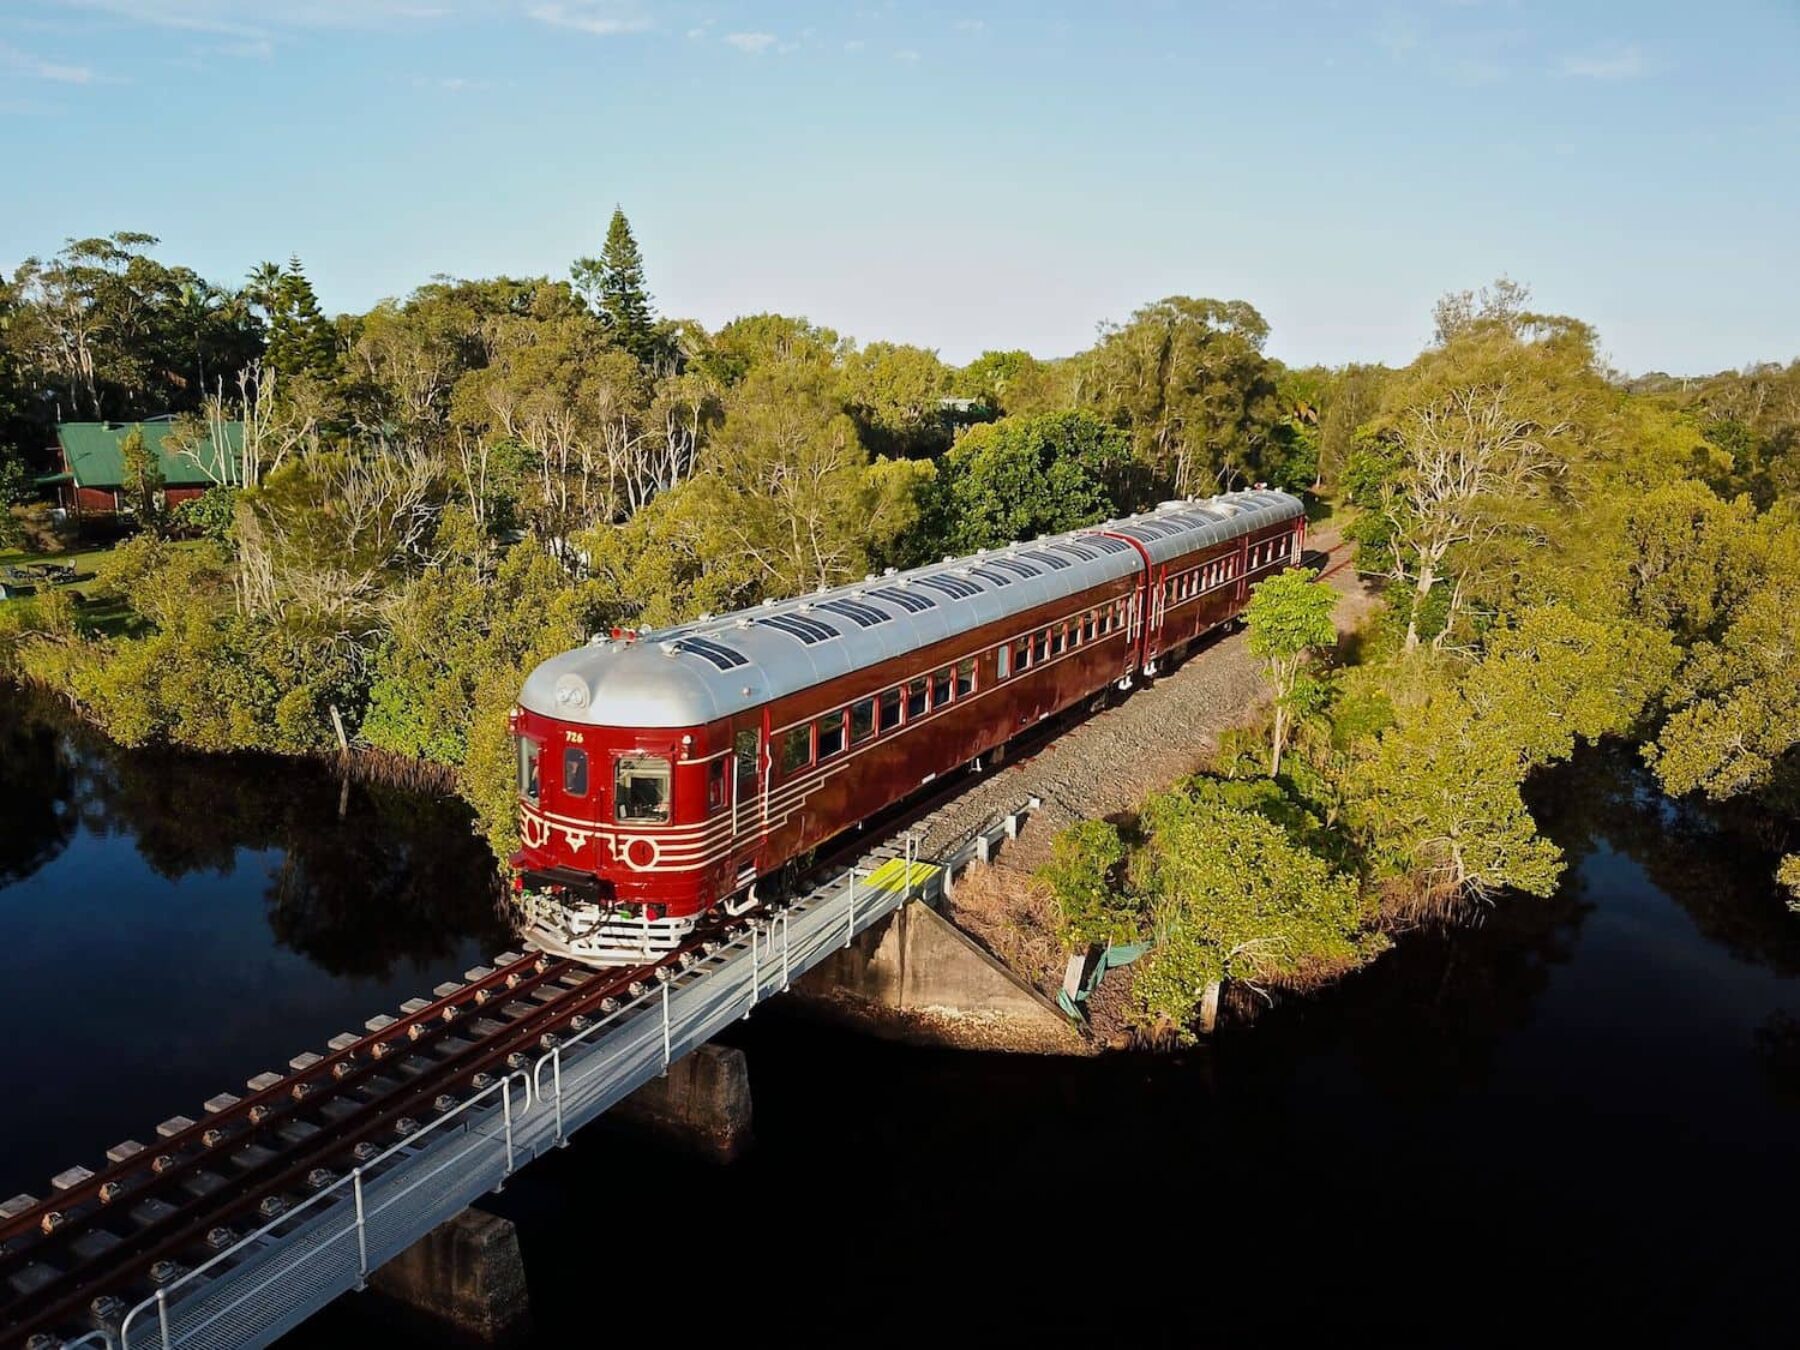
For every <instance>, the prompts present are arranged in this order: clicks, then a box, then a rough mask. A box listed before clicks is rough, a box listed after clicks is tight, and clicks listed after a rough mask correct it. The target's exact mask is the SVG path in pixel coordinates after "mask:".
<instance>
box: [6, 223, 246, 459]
mask: <svg viewBox="0 0 1800 1350" xmlns="http://www.w3.org/2000/svg"><path fill="white" fill-rule="evenodd" d="M156 243H157V240H156V238H155V237H154V236H153V235H148V234H143V233H139V232H136V231H130V230H121V231H119V232H117V233H115V234H111V235H108V236H106V237H104V238H90V239H72V240H69V241H68V242H67V244H66V245H65V246H64V247H63V249H62V250H61V251H60V252H59V253H57V255H56V256H55V257H54V258H52V259H50V260H49V261H47V262H46V261H42V260H40V259H37V258H27V259H26V260H25V261H24V263H23V264H21V265H20V267H19V268H18V270H17V272H16V273H15V274H14V276H13V284H12V286H11V288H10V299H9V304H8V309H9V311H10V312H9V313H8V314H7V317H6V323H5V325H4V327H0V343H3V344H4V345H5V347H6V349H7V358H8V359H7V362H6V364H16V366H17V368H18V370H19V374H20V376H21V377H22V378H23V379H25V380H26V381H29V384H30V387H33V388H39V389H44V390H54V391H56V393H57V397H58V402H59V403H60V405H61V408H62V415H63V416H64V417H65V418H68V419H71V420H75V419H81V418H87V419H92V420H103V419H106V418H117V419H120V420H125V419H130V418H134V417H143V416H147V415H150V414H153V413H162V412H180V411H183V410H190V409H193V408H195V407H197V406H198V405H199V402H200V399H201V398H202V397H203V396H204V395H205V393H206V392H208V391H210V390H211V389H212V388H213V386H214V384H215V383H216V381H217V380H218V379H219V378H221V377H227V378H228V377H230V376H231V375H232V374H233V373H235V372H236V371H237V370H238V369H239V368H240V367H242V366H243V365H245V364H247V363H248V362H249V361H251V360H253V359H254V358H255V357H256V356H257V355H258V354H259V353H260V352H261V348H262V343H261V333H260V326H259V324H258V323H257V320H256V316H255V315H254V314H253V313H252V312H251V310H250V307H249V304H248V303H247V301H246V300H245V298H244V297H242V296H239V295H235V294H233V293H232V292H230V291H227V290H222V289H220V288H218V287H216V286H213V285H212V284H210V283H209V282H207V281H206V280H204V279H203V278H202V277H200V276H199V275H198V274H196V273H195V272H193V271H192V270H191V269H189V268H186V267H170V266H167V265H165V264H163V263H161V262H158V261H157V260H156V259H154V258H152V257H151V256H150V252H149V250H150V249H151V248H153V247H154V246H155V245H156ZM38 431H39V432H40V433H41V434H42V435H43V436H44V437H45V440H44V442H41V443H48V439H49V435H50V433H51V431H52V428H50V427H49V426H48V425H41V426H39V427H38Z"/></svg>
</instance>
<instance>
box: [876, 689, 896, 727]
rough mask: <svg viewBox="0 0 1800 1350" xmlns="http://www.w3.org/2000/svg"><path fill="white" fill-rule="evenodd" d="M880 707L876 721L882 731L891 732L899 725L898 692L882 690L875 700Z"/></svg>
mask: <svg viewBox="0 0 1800 1350" xmlns="http://www.w3.org/2000/svg"><path fill="white" fill-rule="evenodd" d="M876 702H877V704H879V706H880V716H879V717H878V718H877V719H876V720H877V722H878V723H879V725H880V728H881V730H883V731H892V730H893V729H894V728H895V727H897V726H899V725H900V691H899V690H898V689H883V690H882V691H881V696H880V697H879V698H878V699H877V700H876Z"/></svg>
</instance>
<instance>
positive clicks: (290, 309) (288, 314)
mask: <svg viewBox="0 0 1800 1350" xmlns="http://www.w3.org/2000/svg"><path fill="white" fill-rule="evenodd" d="M251 285H252V288H253V293H254V295H255V296H256V303H258V304H260V305H261V306H262V308H263V310H264V312H265V313H266V314H267V315H268V323H269V345H268V351H267V353H266V354H265V355H264V357H263V362H264V364H265V365H266V366H267V367H268V368H269V369H270V370H273V371H275V372H276V373H277V374H278V375H281V376H285V377H286V378H288V379H289V380H294V379H298V378H300V377H302V376H311V377H313V378H314V379H319V380H327V381H329V380H333V379H336V378H337V377H338V376H339V375H340V374H342V372H343V361H342V358H341V357H340V355H339V353H338V347H337V334H336V331H335V330H334V329H333V327H332V325H331V321H330V320H329V319H327V318H326V317H325V314H324V312H323V311H322V310H321V309H320V308H319V298H318V296H317V295H316V294H314V292H313V287H312V282H311V281H309V280H307V277H306V273H305V271H304V270H303V269H302V268H301V266H300V259H299V258H289V259H288V264H287V267H286V269H285V270H283V269H281V268H278V267H276V266H275V264H274V263H263V264H262V265H261V266H260V267H258V268H257V269H256V270H255V271H254V272H252V273H251Z"/></svg>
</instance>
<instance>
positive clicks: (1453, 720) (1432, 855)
mask: <svg viewBox="0 0 1800 1350" xmlns="http://www.w3.org/2000/svg"><path fill="white" fill-rule="evenodd" d="M1526 771H1527V766H1526V765H1525V764H1524V763H1523V761H1522V759H1521V756H1520V754H1519V751H1518V748H1517V747H1516V746H1515V745H1513V744H1512V743H1511V741H1510V738H1509V735H1508V728H1507V727H1505V726H1504V725H1502V724H1501V723H1500V722H1498V721H1495V720H1484V719H1479V718H1477V717H1476V716H1475V715H1474V710H1473V709H1472V708H1471V707H1470V706H1469V704H1468V702H1467V701H1466V700H1465V699H1464V698H1463V697H1462V696H1461V694H1460V693H1459V692H1457V691H1456V690H1454V689H1451V690H1447V691H1445V692H1443V693H1441V694H1439V695H1437V696H1436V697H1434V698H1432V699H1431V700H1430V701H1429V702H1427V703H1426V704H1424V705H1423V706H1422V707H1420V708H1417V709H1409V710H1406V711H1405V712H1403V713H1402V714H1401V715H1400V718H1399V720H1398V721H1397V723H1396V724H1395V725H1394V726H1393V727H1391V728H1390V729H1389V730H1388V731H1386V732H1384V733H1383V734H1382V737H1381V740H1380V742H1379V744H1378V746H1377V748H1376V750H1375V753H1374V754H1373V755H1372V756H1371V757H1370V758H1368V759H1367V760H1365V761H1363V762H1361V763H1360V764H1359V765H1358V767H1357V770H1356V775H1355V778H1354V779H1353V783H1352V790H1353V794H1354V806H1353V812H1352V815H1353V819H1354V820H1355V822H1356V823H1357V824H1358V825H1359V826H1360V827H1361V828H1362V829H1363V830H1364V831H1365V832H1366V834H1367V836H1368V837H1369V839H1370V843H1371V849H1370V852H1371V858H1372V860H1373V861H1374V863H1375V868H1376V872H1377V874H1378V875H1388V876H1394V877H1404V878H1411V879H1416V880H1418V881H1421V882H1423V883H1424V884H1425V885H1426V886H1427V887H1428V888H1429V889H1430V890H1431V891H1432V892H1434V893H1437V894H1443V895H1447V896H1462V895H1474V896H1477V897H1487V896H1491V895H1493V894H1494V893H1496V892H1498V891H1501V890H1516V891H1522V892H1524V893H1525V894H1527V895H1540V896H1541V895H1549V894H1550V893H1551V891H1552V890H1554V889H1555V886H1556V881H1557V878H1558V877H1559V876H1560V875H1561V873H1562V861H1561V855H1560V853H1559V852H1558V850H1557V848H1556V846H1555V845H1554V844H1552V843H1550V842H1549V841H1548V840H1546V839H1541V838H1539V837H1538V833H1537V826H1536V824H1535V823H1534V822H1533V821H1532V819H1531V814H1530V812H1528V811H1527V810H1526V809H1525V802H1524V799H1523V798H1522V797H1521V796H1520V795H1519V787H1520V785H1521V784H1522V783H1523V782H1524V779H1525V774H1526Z"/></svg>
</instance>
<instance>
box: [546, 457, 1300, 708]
mask: <svg viewBox="0 0 1800 1350" xmlns="http://www.w3.org/2000/svg"><path fill="white" fill-rule="evenodd" d="M1303 511H1304V508H1303V507H1302V506H1301V503H1300V500H1299V498H1297V497H1293V496H1290V495H1289V494H1287V493H1285V492H1277V491H1271V490H1264V491H1254V492H1230V493H1226V494H1224V495H1223V496H1218V497H1208V498H1204V499H1199V500H1192V501H1181V502H1165V503H1163V505H1162V506H1160V507H1158V508H1157V509H1156V510H1154V511H1146V512H1144V513H1143V514H1141V515H1136V516H1127V517H1125V518H1124V519H1122V520H1109V521H1106V522H1105V523H1103V524H1100V525H1090V526H1087V527H1085V528H1083V529H1079V530H1071V531H1069V532H1068V533H1067V534H1058V535H1050V536H1046V537H1045V538H1042V539H1037V540H1034V541H1033V542H1031V543H1029V544H1012V545H1009V546H1007V547H1006V548H999V549H987V550H985V551H983V552H981V553H976V554H972V555H970V556H968V557H965V558H947V559H945V560H944V561H943V562H939V563H929V564H927V565H926V566H924V567H915V568H912V569H911V570H909V571H905V572H889V573H888V574H886V575H885V576H871V577H867V578H865V579H863V580H862V581H859V582H855V583H852V584H851V585H847V586H839V587H836V588H835V589H830V590H821V591H819V592H817V593H816V594H813V595H808V596H803V597H800V598H796V599H792V600H779V601H775V600H771V601H765V602H764V603H763V604H760V605H757V606H755V607H753V608H751V609H744V610H738V611H737V612H735V613H732V614H726V615H722V616H719V617H713V616H710V615H709V616H704V617H702V618H700V619H698V620H696V621H695V622H693V623H686V624H681V625H678V626H676V627H674V628H665V629H661V630H659V631H655V632H648V631H647V632H641V633H639V634H638V635H637V637H636V638H635V639H631V638H624V639H612V638H606V637H597V638H595V639H594V640H593V641H592V642H591V643H589V644H588V645H587V646H585V647H579V648H577V649H576V650H574V651H572V652H564V653H563V654H562V655H561V656H556V657H552V658H551V659H550V660H548V661H546V662H544V663H543V664H542V665H541V666H539V667H538V668H537V669H536V670H534V671H532V672H531V674H530V676H529V677H527V679H526V681H525V688H524V689H523V690H522V691H521V693H520V695H519V702H520V704H521V705H522V706H523V707H525V708H526V709H528V710H529V711H531V712H535V713H542V714H544V715H545V716H549V717H556V718H560V719H562V720H564V721H570V722H581V723H588V724H592V725H599V726H625V727H687V726H697V725H699V724H701V723H705V722H712V721H715V720H717V719H719V718H722V717H728V716H731V715H732V714H735V713H738V712H742V711H743V710H744V709H746V708H750V707H754V706H756V705H757V704H760V703H764V702H766V701H768V700H769V699H773V698H780V697H782V696H783V695H785V694H791V693H794V692H795V691H797V690H800V689H805V688H807V687H809V686H811V685H815V684H818V683H820V682H821V681H824V680H828V679H831V678H833V677H834V676H838V675H845V674H848V673H849V672H850V671H853V670H859V669H862V668H863V667H865V666H873V665H877V664H879V663H880V662H882V661H885V660H887V659H888V658H889V657H892V656H898V655H900V654H902V653H904V652H908V651H913V650H916V649H918V648H920V647H923V646H927V645H929V644H930V643H933V642H936V641H938V640H940V639H942V638H946V637H952V636H954V635H955V634H958V633H963V632H967V631H969V630H970V629H974V628H979V627H981V626H982V625H984V624H989V623H993V622H995V621H996V620H999V619H1004V618H1006V617H1007V616H1008V615H1011V614H1022V613H1024V612H1025V611H1026V610H1029V609H1033V608H1035V607H1037V606H1038V605H1042V604H1045V603H1047V602H1048V601H1051V600H1057V599H1060V598H1061V597H1063V596H1065V595H1070V594H1073V593H1074V592H1076V591H1082V590H1086V589H1088V588H1089V587H1091V586H1097V585H1100V584H1101V583H1103V582H1106V581H1111V580H1115V579H1117V578H1119V577H1123V576H1127V575H1130V574H1132V573H1135V572H1137V571H1138V570H1139V562H1138V553H1137V550H1136V549H1135V548H1134V547H1133V546H1132V545H1131V544H1130V543H1128V542H1126V539H1124V538H1115V537H1114V536H1118V535H1123V536H1126V537H1127V538H1129V539H1135V540H1137V541H1138V542H1139V543H1141V544H1142V545H1143V548H1144V551H1145V552H1146V553H1148V554H1149V555H1150V559H1151V561H1152V562H1158V563H1160V562H1164V561H1167V560H1168V559H1170V558H1174V557H1178V556H1180V555H1181V554H1184V553H1190V552H1192V551H1194V550H1195V549H1198V548H1204V547H1206V546H1208V545H1211V544H1217V543H1222V542H1224V541H1226V540H1228V539H1235V538H1237V537H1238V536H1240V535H1245V534H1250V533H1253V532H1255V531H1256V530H1259V529H1263V528H1266V527H1267V526H1270V525H1275V524H1279V523H1281V522H1283V521H1291V520H1294V519H1296V518H1298V517H1299V516H1300V515H1302V514H1303Z"/></svg>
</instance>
